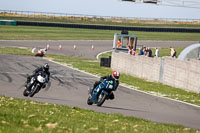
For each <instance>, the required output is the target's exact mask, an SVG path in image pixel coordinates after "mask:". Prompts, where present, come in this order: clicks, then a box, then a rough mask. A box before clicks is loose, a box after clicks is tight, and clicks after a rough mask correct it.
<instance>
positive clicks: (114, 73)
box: [112, 71, 120, 79]
mask: <svg viewBox="0 0 200 133" xmlns="http://www.w3.org/2000/svg"><path fill="white" fill-rule="evenodd" d="M112 76H113V78H114V79H119V76H120V74H119V72H117V71H113V74H112Z"/></svg>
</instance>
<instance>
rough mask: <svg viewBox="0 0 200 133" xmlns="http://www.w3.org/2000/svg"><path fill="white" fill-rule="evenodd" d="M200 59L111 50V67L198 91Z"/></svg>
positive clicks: (140, 76) (151, 79)
mask: <svg viewBox="0 0 200 133" xmlns="http://www.w3.org/2000/svg"><path fill="white" fill-rule="evenodd" d="M199 66H200V61H199V60H190V61H185V60H178V59H174V58H171V57H162V58H160V57H154V58H150V57H144V56H131V55H129V54H127V53H123V52H118V53H117V52H113V53H112V61H111V68H112V69H113V70H117V71H119V72H121V73H125V74H128V75H131V76H135V77H139V78H143V79H147V80H150V81H156V82H160V83H163V84H167V85H170V86H174V87H177V88H182V89H185V90H190V91H193V92H197V93H200V82H199V77H200V67H199Z"/></svg>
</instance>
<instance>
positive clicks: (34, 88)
mask: <svg viewBox="0 0 200 133" xmlns="http://www.w3.org/2000/svg"><path fill="white" fill-rule="evenodd" d="M47 79H48V76H47V74H46V73H45V72H42V71H41V72H38V74H36V76H33V77H32V78H31V80H30V81H29V82H27V83H26V84H31V85H29V86H30V87H31V89H29V90H30V91H29V90H28V88H26V89H25V90H24V92H23V95H24V96H30V97H33V96H34V95H35V94H36V93H38V92H39V91H40V89H41V88H44V87H45V86H46V82H47ZM26 86H27V85H26Z"/></svg>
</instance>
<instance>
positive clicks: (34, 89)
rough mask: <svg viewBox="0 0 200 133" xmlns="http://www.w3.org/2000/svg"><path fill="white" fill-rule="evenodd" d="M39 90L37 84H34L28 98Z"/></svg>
mask: <svg viewBox="0 0 200 133" xmlns="http://www.w3.org/2000/svg"><path fill="white" fill-rule="evenodd" d="M39 89H40V86H39V85H37V84H34V85H33V86H32V88H31V92H30V94H29V96H30V97H33V96H34V95H35V94H36V93H37V92H38V91H39Z"/></svg>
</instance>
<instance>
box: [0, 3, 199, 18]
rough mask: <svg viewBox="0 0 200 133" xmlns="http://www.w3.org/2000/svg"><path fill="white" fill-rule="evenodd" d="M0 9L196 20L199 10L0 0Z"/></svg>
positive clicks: (170, 7)
mask: <svg viewBox="0 0 200 133" xmlns="http://www.w3.org/2000/svg"><path fill="white" fill-rule="evenodd" d="M174 1H176V0H174ZM197 1H198V0H197ZM0 9H1V10H23V11H41V12H56V13H70V14H88V15H98V16H119V17H142V18H143V17H145V18H184V19H200V8H199V9H194V8H183V7H172V6H163V5H152V4H134V3H132V2H121V1H120V0H1V1H0Z"/></svg>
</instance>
